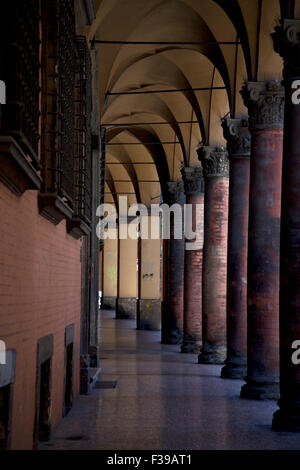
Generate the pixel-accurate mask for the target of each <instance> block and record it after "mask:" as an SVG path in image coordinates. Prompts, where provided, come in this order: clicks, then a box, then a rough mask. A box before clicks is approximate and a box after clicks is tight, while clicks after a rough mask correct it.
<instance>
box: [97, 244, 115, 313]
mask: <svg viewBox="0 0 300 470" xmlns="http://www.w3.org/2000/svg"><path fill="white" fill-rule="evenodd" d="M102 266H103V268H102V276H103V292H102V302H101V308H103V309H113V310H114V309H115V308H116V298H117V292H118V239H115V240H113V239H109V238H107V239H106V240H105V241H104V247H103V263H102Z"/></svg>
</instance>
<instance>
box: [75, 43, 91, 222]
mask: <svg viewBox="0 0 300 470" xmlns="http://www.w3.org/2000/svg"><path fill="white" fill-rule="evenodd" d="M76 44H77V51H78V59H77V66H76V77H75V142H74V215H75V216H77V217H81V218H82V219H83V220H84V221H85V222H86V223H88V224H90V223H91V218H92V213H91V209H92V208H91V202H92V198H91V189H92V188H91V184H92V182H91V171H92V167H91V157H92V142H91V111H92V110H91V108H92V96H91V59H90V53H89V50H88V46H87V43H86V39H85V37H83V36H77V38H76Z"/></svg>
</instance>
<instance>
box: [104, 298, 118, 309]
mask: <svg viewBox="0 0 300 470" xmlns="http://www.w3.org/2000/svg"><path fill="white" fill-rule="evenodd" d="M101 308H102V309H103V310H115V309H116V297H102V299H101Z"/></svg>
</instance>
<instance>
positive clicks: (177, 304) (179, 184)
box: [162, 180, 185, 344]
mask: <svg viewBox="0 0 300 470" xmlns="http://www.w3.org/2000/svg"><path fill="white" fill-rule="evenodd" d="M168 192H169V198H168V201H166V202H167V203H168V204H169V205H170V206H171V205H173V204H180V205H181V206H182V207H183V205H184V203H185V195H184V187H183V181H182V180H180V181H171V182H169V183H168ZM170 234H171V237H170V240H167V273H166V283H167V289H166V304H165V307H164V311H163V314H162V343H165V344H178V343H180V342H181V341H182V337H183V289H184V285H183V279H184V239H183V237H182V239H181V240H176V239H174V238H173V235H174V223H173V218H172V217H171V223H170Z"/></svg>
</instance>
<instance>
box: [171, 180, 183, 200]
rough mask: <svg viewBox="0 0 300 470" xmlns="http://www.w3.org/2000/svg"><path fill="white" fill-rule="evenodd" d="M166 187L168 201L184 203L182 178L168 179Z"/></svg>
mask: <svg viewBox="0 0 300 470" xmlns="http://www.w3.org/2000/svg"><path fill="white" fill-rule="evenodd" d="M167 187H168V203H169V204H170V205H172V204H181V205H183V204H185V194H184V184H183V181H182V180H179V181H169V182H168V183H167Z"/></svg>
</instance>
